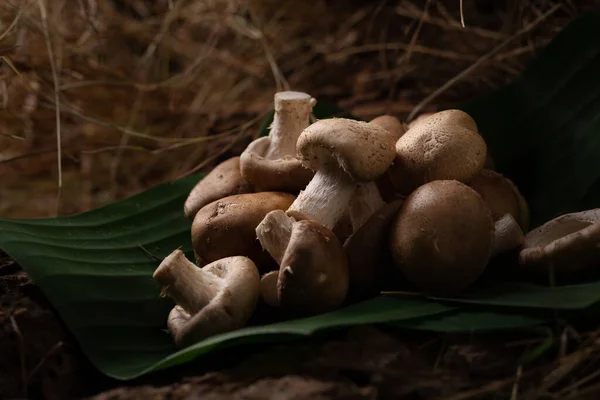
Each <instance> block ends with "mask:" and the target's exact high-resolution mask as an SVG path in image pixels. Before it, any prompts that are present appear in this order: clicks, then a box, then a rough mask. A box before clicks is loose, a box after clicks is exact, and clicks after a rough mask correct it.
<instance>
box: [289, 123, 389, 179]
mask: <svg viewBox="0 0 600 400" xmlns="http://www.w3.org/2000/svg"><path fill="white" fill-rule="evenodd" d="M394 138H395V134H394V133H390V132H388V131H387V130H385V129H384V128H382V127H380V126H377V125H376V124H371V123H369V122H364V121H355V120H352V119H347V118H329V119H322V120H319V121H317V122H315V123H314V124H312V125H310V126H308V127H307V128H306V129H304V131H302V133H301V134H300V137H299V138H298V142H297V145H296V146H297V152H298V156H299V158H300V160H301V161H302V164H304V165H305V166H306V167H308V168H310V169H312V170H314V171H316V170H319V169H322V168H326V167H333V168H336V169H337V168H341V169H342V170H344V171H345V172H346V173H347V174H348V175H350V176H351V177H352V179H354V180H356V181H362V182H369V181H372V180H374V179H375V178H377V177H378V176H380V175H382V174H383V173H384V172H385V171H386V170H387V169H388V167H389V166H390V165H391V164H392V162H393V161H394V157H395V150H394V144H395V143H396V141H395V140H394Z"/></svg>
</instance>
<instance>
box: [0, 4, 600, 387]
mask: <svg viewBox="0 0 600 400" xmlns="http://www.w3.org/2000/svg"><path fill="white" fill-rule="evenodd" d="M597 38H600V17H599V16H597V15H592V16H585V17H583V18H580V19H578V20H577V21H575V22H574V23H573V24H571V25H570V26H569V27H568V28H567V29H565V31H564V32H563V33H562V34H560V35H559V36H558V37H557V38H556V40H554V41H553V43H552V44H551V45H550V46H549V48H548V49H547V50H546V51H544V52H543V54H542V55H541V56H540V58H539V59H538V60H537V61H536V62H535V63H534V64H533V65H532V66H531V67H530V68H529V69H528V71H527V72H526V73H524V74H523V75H522V77H520V78H519V79H518V80H517V81H516V82H515V83H513V84H512V85H510V86H508V87H506V88H504V89H502V90H500V91H498V92H496V93H494V94H492V95H490V96H486V97H485V98H482V99H479V100H478V101H477V102H474V103H471V104H468V105H466V106H464V109H465V110H467V111H468V112H469V113H471V114H472V115H473V116H474V118H475V119H476V121H477V123H478V125H479V126H480V128H481V131H482V134H483V135H484V136H485V138H486V140H487V141H488V143H489V145H490V148H491V149H492V152H493V157H494V159H495V160H496V163H497V165H498V168H499V170H500V171H501V172H504V173H505V174H506V175H507V176H509V177H510V178H512V179H514V180H515V182H516V183H517V184H518V185H519V187H520V188H521V189H522V191H523V192H524V194H525V195H526V197H527V199H528V200H529V202H530V205H531V208H532V212H533V216H534V223H535V224H539V223H540V222H543V221H545V220H547V219H548V218H551V217H553V216H555V215H558V214H560V213H563V212H568V211H573V210H577V208H578V207H581V205H582V204H586V205H594V206H600V202H599V201H600V190H598V183H600V163H598V162H597V154H599V153H600V135H598V130H600V96H599V95H600V75H598V74H597V72H596V71H597V70H598V67H600V40H598V39H597ZM328 107H329V105H328V104H327V103H326V102H323V101H319V103H317V107H316V108H315V115H316V116H317V118H325V117H328V116H331V115H332V113H337V114H336V115H337V116H346V117H351V116H349V115H348V114H343V113H339V110H338V109H333V110H332V109H331V108H328ZM269 124H270V121H269V119H268V118H267V120H266V121H265V124H264V125H263V133H264V132H265V129H266V127H267V126H268V125H269ZM198 179H199V177H198V176H195V177H189V178H185V179H183V180H179V181H177V182H173V183H168V184H164V185H160V186H158V187H156V188H153V189H151V190H148V191H146V192H144V193H141V194H139V195H137V196H133V197H131V198H129V199H126V200H123V201H120V202H116V203H114V204H111V205H108V206H105V207H101V208H98V209H96V210H93V211H90V212H87V213H84V214H81V215H77V216H72V217H64V218H57V219H42V220H40V219H36V220H7V219H4V220H0V247H1V248H3V249H4V250H5V251H6V252H7V253H8V254H9V255H10V256H11V257H13V258H14V259H15V260H16V261H17V262H18V263H19V264H20V265H22V266H23V268H24V269H25V270H26V271H27V272H28V273H29V274H30V275H31V276H32V278H33V279H34V280H35V281H36V282H37V284H38V285H39V287H40V288H41V289H42V291H43V292H44V293H45V294H46V296H47V297H48V299H49V300H50V301H51V303H52V304H53V305H54V307H55V308H56V310H57V311H58V313H59V314H60V316H61V317H62V319H63V320H64V321H65V323H66V324H67V326H68V328H69V329H70V330H71V331H72V332H73V334H74V336H75V337H76V339H77V340H78V342H79V344H80V345H81V347H82V349H83V351H84V352H85V353H86V354H87V355H88V356H89V357H90V359H91V360H92V362H94V364H95V365H96V366H97V367H98V368H99V369H100V370H101V371H103V372H104V373H106V374H107V375H110V376H112V377H115V378H119V379H130V378H134V377H136V376H139V375H141V374H144V373H146V372H149V371H152V370H156V369H160V368H166V367H169V366H173V365H177V364H181V363H183V362H187V361H190V360H192V359H194V358H196V357H198V356H199V355H201V354H204V353H207V352H209V351H213V350H216V349H218V348H221V347H223V346H230V345H234V344H240V343H248V342H257V341H269V342H271V341H276V340H283V339H286V338H290V337H296V336H299V335H309V334H312V333H313V332H315V331H318V330H321V329H328V328H335V327H342V326H347V325H355V324H365V323H384V322H396V323H398V321H402V322H403V326H405V327H411V328H415V329H427V330H434V331H440V332H456V331H464V330H467V331H472V332H480V331H489V330H497V329H507V328H508V327H513V328H514V327H523V326H531V325H537V324H539V323H541V322H543V319H538V318H537V317H533V316H531V314H530V313H529V310H530V308H550V309H559V308H560V309H564V310H575V309H579V308H583V307H587V306H588V305H589V304H592V303H594V302H597V300H598V296H597V295H595V294H594V293H599V292H600V291H599V290H598V289H599V285H600V283H599V282H596V283H590V284H588V285H578V286H570V287H563V288H555V289H552V291H548V290H547V289H543V288H539V287H531V286H529V287H527V286H523V285H517V286H518V287H515V286H510V285H509V286H506V285H505V286H499V288H500V289H502V290H501V291H496V292H493V293H492V292H485V291H483V292H482V291H481V290H480V291H479V292H475V293H476V294H477V297H474V295H473V294H471V297H470V298H463V299H444V300H445V301H452V306H448V305H445V304H446V303H444V304H442V303H440V302H439V301H436V300H434V299H398V298H392V297H389V296H388V297H385V296H384V297H379V298H376V299H373V300H371V301H368V302H364V303H361V304H357V305H354V306H352V307H348V308H344V309H341V310H338V311H335V312H333V313H329V314H327V315H321V316H317V317H312V318H307V319H300V320H294V321H288V322H284V323H278V324H272V325H267V326H259V327H248V328H246V329H243V330H239V331H237V332H231V333H227V334H224V335H218V336H215V337H212V338H209V339H207V340H205V341H203V342H201V343H198V344H196V345H194V346H192V347H190V348H187V349H184V350H179V351H177V350H176V349H175V348H174V347H173V344H172V341H171V339H170V337H169V335H168V333H167V332H166V331H165V325H166V317H167V313H168V312H169V310H170V308H171V307H172V303H171V302H170V301H169V300H168V299H163V298H160V297H159V296H158V293H159V291H160V288H159V287H158V285H157V284H156V283H155V282H154V281H153V280H152V278H151V275H152V272H153V271H154V270H155V268H156V267H157V266H158V263H159V262H158V261H157V260H156V258H158V259H162V258H163V257H165V256H166V255H167V254H169V253H170V252H171V251H172V250H173V249H175V248H178V247H181V248H183V250H184V251H185V252H186V254H187V255H188V257H190V258H191V257H192V254H191V253H192V252H191V243H190V232H189V228H190V222H189V221H188V220H186V219H185V218H184V216H183V212H182V211H183V210H182V208H183V202H184V201H185V198H186V197H187V195H188V193H189V191H190V190H191V188H192V187H193V186H194V184H195V183H196V182H197V180H198ZM148 253H150V254H151V255H149V254H148ZM466 303H469V304H466ZM461 304H465V305H461ZM473 304H476V305H477V309H476V310H473V309H472V308H473ZM467 305H468V307H467ZM498 306H508V307H511V308H510V310H509V311H505V310H502V311H498V310H497V308H498Z"/></svg>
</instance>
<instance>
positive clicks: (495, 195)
mask: <svg viewBox="0 0 600 400" xmlns="http://www.w3.org/2000/svg"><path fill="white" fill-rule="evenodd" d="M469 186H471V187H472V188H473V189H475V191H476V192H477V193H479V195H480V196H481V197H482V198H483V200H484V201H485V202H486V203H487V205H488V207H490V210H491V211H492V216H493V217H494V220H495V221H497V220H499V219H500V218H502V217H503V216H504V215H505V214H507V213H508V214H511V215H512V216H513V218H514V219H515V220H516V221H517V223H518V224H519V226H520V227H521V229H522V230H523V231H524V232H527V231H528V229H529V207H528V205H527V202H526V201H525V198H523V196H522V195H521V192H520V191H519V189H518V188H517V186H516V185H515V184H514V183H513V182H512V181H511V180H510V179H508V178H506V177H504V176H503V175H501V174H499V173H498V172H495V171H492V170H489V169H482V170H481V171H479V172H478V173H477V175H475V177H474V178H473V179H472V180H471V181H470V182H469Z"/></svg>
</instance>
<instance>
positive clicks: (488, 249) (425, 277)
mask: <svg viewBox="0 0 600 400" xmlns="http://www.w3.org/2000/svg"><path fill="white" fill-rule="evenodd" d="M493 246H494V220H493V218H492V214H491V212H490V209H489V208H488V206H487V205H486V204H485V202H484V201H483V199H482V198H481V196H479V194H477V192H476V191H474V190H473V189H471V188H470V187H468V186H467V185H465V184H463V183H461V182H458V181H451V180H439V181H433V182H429V183H427V184H425V185H422V186H421V187H419V188H418V189H416V190H415V191H414V192H412V193H411V195H410V196H409V197H408V198H407V199H406V201H405V202H404V204H403V205H402V207H401V208H400V211H399V213H398V215H397V216H396V219H395V222H394V223H393V226H392V231H391V234H390V249H391V251H392V255H393V257H394V261H395V264H396V266H397V267H398V268H400V270H401V271H402V272H403V274H404V275H405V276H406V278H407V280H408V281H409V282H411V283H412V284H413V285H415V286H416V287H417V288H419V289H421V290H423V291H425V292H428V293H431V294H452V293H457V292H460V291H462V290H464V289H466V288H468V287H469V286H470V285H471V284H472V283H473V282H474V281H475V280H476V279H477V278H478V277H479V276H480V275H481V273H482V272H483V271H484V269H485V267H486V265H487V263H488V260H489V258H490V256H491V253H492V249H493Z"/></svg>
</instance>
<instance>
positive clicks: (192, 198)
mask: <svg viewBox="0 0 600 400" xmlns="http://www.w3.org/2000/svg"><path fill="white" fill-rule="evenodd" d="M251 191H252V187H251V186H250V184H249V183H248V182H246V180H245V179H244V178H243V177H242V174H241V172H240V158H239V157H232V158H230V159H228V160H225V161H223V162H222V163H221V164H219V165H217V166H216V167H215V168H213V170H212V171H210V172H209V173H208V174H207V175H206V176H205V177H204V178H203V179H202V180H200V182H198V183H197V184H196V186H194V188H193V189H192V190H191V192H190V194H189V196H188V198H187V200H186V201H185V204H184V206H183V212H184V214H185V216H186V217H187V218H190V219H193V218H194V216H195V215H196V213H197V212H198V210H200V209H201V208H202V207H204V206H205V205H207V204H208V203H210V202H213V201H215V200H218V199H222V198H223V197H227V196H232V195H234V194H241V193H250V192H251Z"/></svg>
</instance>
